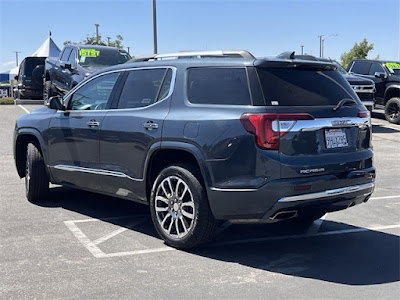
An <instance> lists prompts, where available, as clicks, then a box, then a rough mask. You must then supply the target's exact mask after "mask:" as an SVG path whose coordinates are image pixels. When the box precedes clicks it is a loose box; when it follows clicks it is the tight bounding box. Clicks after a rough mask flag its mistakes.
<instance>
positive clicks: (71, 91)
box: [62, 66, 177, 112]
mask: <svg viewBox="0 0 400 300" xmlns="http://www.w3.org/2000/svg"><path fill="white" fill-rule="evenodd" d="M151 69H171V70H172V78H171V85H170V87H169V92H168V95H167V96H166V97H165V98H163V99H160V100H158V101H157V102H155V103H153V104H151V105H148V106H144V107H137V108H125V109H124V110H126V109H138V108H146V107H150V106H153V105H154V104H157V103H160V102H161V101H163V100H165V99H167V98H168V97H170V96H171V95H172V93H173V91H174V89H175V81H176V73H177V69H176V67H173V66H157V67H138V68H135V67H130V68H123V69H117V70H110V71H107V72H104V73H100V74H97V75H95V76H93V77H91V78H89V79H88V80H87V81H86V80H83V81H81V82H80V83H79V84H78V85H76V86H75V87H74V88H73V89H72V90H70V91H69V92H68V93H67V94H66V95H65V96H64V97H63V102H64V104H66V105H67V106H68V104H69V101H70V97H71V96H72V94H73V93H75V91H76V90H78V89H79V88H80V87H82V86H83V85H85V84H87V83H89V82H91V81H92V80H93V79H96V78H98V77H100V76H103V75H107V74H111V73H116V72H120V73H123V72H128V71H136V70H151ZM116 109H118V110H122V109H121V108H112V109H98V110H82V111H86V112H94V111H102V112H104V111H110V110H111V111H114V110H116ZM75 111H80V110H70V109H68V110H65V111H62V112H75Z"/></svg>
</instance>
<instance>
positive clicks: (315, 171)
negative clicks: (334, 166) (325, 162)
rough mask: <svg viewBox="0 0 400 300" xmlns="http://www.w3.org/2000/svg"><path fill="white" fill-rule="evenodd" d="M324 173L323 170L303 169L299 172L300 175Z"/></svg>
mask: <svg viewBox="0 0 400 300" xmlns="http://www.w3.org/2000/svg"><path fill="white" fill-rule="evenodd" d="M324 171H325V168H318V169H304V170H300V174H310V173H319V172H324Z"/></svg>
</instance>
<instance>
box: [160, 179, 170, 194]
mask: <svg viewBox="0 0 400 300" xmlns="http://www.w3.org/2000/svg"><path fill="white" fill-rule="evenodd" d="M161 189H162V190H163V192H164V195H165V196H166V197H169V194H168V193H167V191H166V190H165V187H164V182H161Z"/></svg>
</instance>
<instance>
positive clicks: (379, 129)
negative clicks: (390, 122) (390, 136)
mask: <svg viewBox="0 0 400 300" xmlns="http://www.w3.org/2000/svg"><path fill="white" fill-rule="evenodd" d="M397 132H400V127H399V130H397V129H393V128H389V127H385V126H382V125H372V133H397Z"/></svg>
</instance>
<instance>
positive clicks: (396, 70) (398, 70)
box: [385, 61, 400, 75]
mask: <svg viewBox="0 0 400 300" xmlns="http://www.w3.org/2000/svg"><path fill="white" fill-rule="evenodd" d="M385 65H386V67H387V68H388V70H389V72H390V73H391V74H394V75H400V62H390V61H387V62H385Z"/></svg>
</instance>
